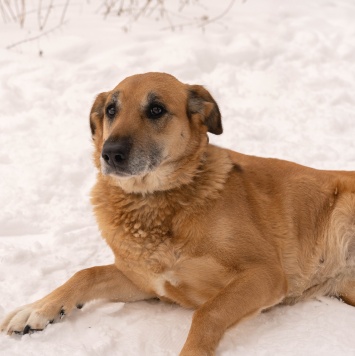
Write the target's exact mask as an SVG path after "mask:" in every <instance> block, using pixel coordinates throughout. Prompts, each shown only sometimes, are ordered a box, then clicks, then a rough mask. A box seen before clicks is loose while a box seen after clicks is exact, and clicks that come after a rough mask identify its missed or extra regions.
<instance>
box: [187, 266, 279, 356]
mask: <svg viewBox="0 0 355 356" xmlns="http://www.w3.org/2000/svg"><path fill="white" fill-rule="evenodd" d="M285 293H286V281H285V278H284V276H283V274H282V273H278V272H267V267H265V268H263V269H253V270H246V271H244V272H242V273H239V274H238V275H237V276H236V278H235V280H234V281H233V282H231V283H230V284H229V285H228V286H227V287H225V288H224V289H223V290H222V291H221V292H220V293H219V294H218V295H217V296H215V297H214V298H213V299H211V300H209V301H207V302H206V303H205V304H203V305H202V306H201V307H200V308H199V309H197V310H196V311H195V313H194V315H193V319H192V324H191V328H190V332H189V335H188V338H187V340H186V343H185V345H184V347H183V349H182V351H181V353H180V356H192V355H193V356H202V355H203V356H210V355H214V352H215V348H216V347H217V344H218V342H219V341H220V339H221V338H222V336H223V334H224V333H225V331H226V329H227V328H229V327H230V326H232V325H234V324H236V323H238V322H239V321H241V320H242V319H244V318H246V317H250V316H252V315H253V314H256V313H258V312H259V311H261V310H263V309H265V308H267V307H270V306H272V305H275V304H277V303H279V302H280V301H281V300H282V298H283V297H284V295H285Z"/></svg>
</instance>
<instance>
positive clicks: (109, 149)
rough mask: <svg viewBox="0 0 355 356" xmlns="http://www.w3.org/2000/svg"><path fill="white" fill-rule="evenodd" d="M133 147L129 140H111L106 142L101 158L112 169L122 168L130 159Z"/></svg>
mask: <svg viewBox="0 0 355 356" xmlns="http://www.w3.org/2000/svg"><path fill="white" fill-rule="evenodd" d="M131 147H132V144H131V142H130V140H129V138H121V139H117V140H109V141H106V142H105V144H104V146H103V148H102V152H101V156H102V158H103V159H104V161H105V162H106V163H107V164H108V165H109V166H111V167H118V166H122V165H123V164H124V163H125V162H126V161H127V159H128V156H129V152H130V151H131Z"/></svg>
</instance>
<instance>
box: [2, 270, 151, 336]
mask: <svg viewBox="0 0 355 356" xmlns="http://www.w3.org/2000/svg"><path fill="white" fill-rule="evenodd" d="M152 297H154V296H153V295H149V294H148V293H145V292H143V291H141V290H140V289H139V288H138V287H136V286H135V285H134V284H133V283H132V282H131V281H130V280H129V279H128V278H127V277H126V276H125V275H124V274H123V273H122V272H121V271H119V270H118V269H117V268H116V267H115V265H108V266H99V267H92V268H88V269H84V270H82V271H79V272H77V273H76V274H74V276H73V277H71V278H70V279H69V280H68V281H67V282H66V283H64V284H63V285H62V286H60V287H59V288H57V289H55V290H54V291H53V292H52V293H50V294H48V295H47V296H45V297H44V298H42V299H40V300H38V301H36V302H34V303H31V304H28V305H25V306H22V307H21V308H18V309H16V310H15V311H13V312H12V313H10V314H9V315H8V316H7V317H6V318H5V320H4V321H3V323H2V324H1V327H0V329H1V331H6V332H7V333H8V334H12V333H20V334H22V333H23V334H27V333H28V332H30V331H34V330H42V329H44V328H45V327H46V325H47V324H49V323H51V322H53V321H55V320H57V319H60V318H62V317H63V316H64V315H66V314H69V313H70V312H71V311H72V310H73V309H74V308H75V307H77V308H81V307H82V306H83V304H84V303H86V302H88V301H90V300H94V299H101V298H105V299H114V300H117V301H122V302H131V301H137V300H143V299H148V298H152Z"/></svg>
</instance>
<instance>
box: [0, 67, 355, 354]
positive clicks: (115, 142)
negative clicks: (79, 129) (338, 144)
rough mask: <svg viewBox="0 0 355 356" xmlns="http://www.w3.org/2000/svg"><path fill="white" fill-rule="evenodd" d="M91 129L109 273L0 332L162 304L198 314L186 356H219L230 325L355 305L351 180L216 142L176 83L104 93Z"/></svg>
mask: <svg viewBox="0 0 355 356" xmlns="http://www.w3.org/2000/svg"><path fill="white" fill-rule="evenodd" d="M90 125H91V131H92V136H93V140H94V145H95V153H94V160H95V164H96V166H97V168H98V170H99V173H98V176H97V183H96V185H95V187H94V188H93V191H92V202H93V205H94V210H95V213H96V217H97V221H98V224H99V227H100V229H101V231H102V235H103V237H104V238H105V239H106V241H107V243H108V244H109V246H110V247H111V249H112V250H113V252H114V254H115V257H116V259H115V263H114V264H112V265H109V266H101V267H93V268H89V269H85V270H82V271H80V272H78V273H76V274H75V275H74V276H73V277H72V278H71V279H70V280H69V281H68V282H66V283H65V284H64V285H62V286H61V287H59V288H58V289H56V290H54V291H53V292H52V293H50V294H49V295H47V296H46V297H44V298H43V299H41V300H39V301H37V302H34V303H32V304H29V305H26V306H24V307H21V308H19V309H17V310H16V311H14V312H13V313H11V314H10V315H8V316H7V318H6V319H5V320H4V322H3V324H2V327H1V328H2V330H5V331H7V332H8V333H9V334H11V333H13V332H17V333H24V334H25V333H28V332H30V331H33V330H40V329H43V328H44V327H45V326H46V325H47V324H48V323H49V322H51V321H53V320H56V319H57V318H58V317H60V315H62V314H64V313H65V314H67V313H70V311H71V310H72V309H73V308H75V307H81V306H82V305H83V304H84V303H86V302H88V301H90V300H93V299H98V298H108V299H113V300H118V301H136V300H142V299H147V298H154V297H158V298H160V299H163V300H169V301H173V302H176V303H178V304H181V305H182V306H184V307H187V308H195V309H196V311H195V313H194V316H193V320H192V325H191V330H190V333H189V335H188V338H187V341H186V343H185V346H184V347H183V350H182V351H181V355H213V354H214V350H215V348H216V347H217V344H218V342H219V340H220V339H221V337H222V336H223V334H224V332H225V330H226V329H227V328H228V327H230V326H232V325H234V324H236V323H238V322H240V321H241V320H242V319H245V318H247V317H250V316H252V315H254V314H257V313H258V312H260V311H261V310H263V309H266V308H269V307H271V306H274V305H276V304H279V303H295V302H297V301H299V300H302V299H304V298H308V297H313V296H316V295H336V296H341V297H342V298H343V299H344V300H345V301H346V302H347V303H349V304H351V305H355V173H352V172H331V171H317V170H314V169H311V168H306V167H303V166H300V165H297V164H294V163H290V162H285V161H280V160H275V159H264V158H257V157H251V156H246V155H242V154H239V153H235V152H232V151H228V150H225V149H222V148H219V147H215V146H212V145H209V144H208V137H207V131H209V132H211V133H214V134H220V133H222V125H221V116H220V112H219V109H218V106H217V104H216V102H215V101H214V99H213V98H212V97H211V95H210V94H209V93H208V91H207V90H206V89H204V88H203V87H201V86H198V85H186V84H183V83H181V82H179V81H178V80H177V79H175V78H174V77H172V76H170V75H168V74H162V73H148V74H143V75H135V76H132V77H129V78H127V79H125V80H123V81H122V82H121V83H120V84H119V85H118V86H117V87H116V88H115V89H113V90H112V91H110V92H106V93H102V94H100V95H99V96H98V97H97V99H96V101H95V103H94V105H93V107H92V110H91V114H90Z"/></svg>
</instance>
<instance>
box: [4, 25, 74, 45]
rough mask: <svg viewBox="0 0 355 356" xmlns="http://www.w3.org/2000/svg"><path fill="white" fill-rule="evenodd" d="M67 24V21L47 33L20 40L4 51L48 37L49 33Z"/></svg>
mask: <svg viewBox="0 0 355 356" xmlns="http://www.w3.org/2000/svg"><path fill="white" fill-rule="evenodd" d="M67 22H68V21H64V22H63V23H62V24H59V25H57V26H55V27H53V28H51V29H50V30H48V31H45V32H42V33H40V34H39V35H37V36H33V37H29V38H26V39H25V40H21V41H18V42H15V43H13V44H11V45H9V46H6V49H11V48H14V47H17V46H18V45H20V44H23V43H26V42H31V41H34V40H37V39H38V38H41V37H44V36H46V35H48V34H49V33H51V32H54V31H55V30H58V28H60V27H62V26H63V25H64V24H66V23H67Z"/></svg>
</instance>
